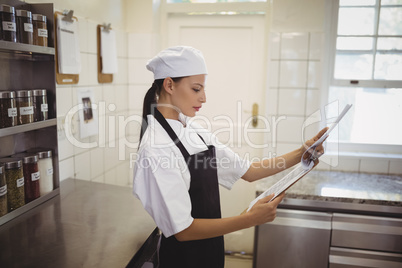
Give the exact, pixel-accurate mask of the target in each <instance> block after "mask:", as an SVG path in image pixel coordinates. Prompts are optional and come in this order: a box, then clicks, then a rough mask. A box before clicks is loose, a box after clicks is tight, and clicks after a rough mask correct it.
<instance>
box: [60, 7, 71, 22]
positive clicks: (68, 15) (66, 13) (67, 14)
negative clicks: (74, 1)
mask: <svg viewBox="0 0 402 268" xmlns="http://www.w3.org/2000/svg"><path fill="white" fill-rule="evenodd" d="M73 13H74V10H67V9H65V10H64V11H63V15H64V17H63V19H62V20H64V21H68V22H74V21H73Z"/></svg>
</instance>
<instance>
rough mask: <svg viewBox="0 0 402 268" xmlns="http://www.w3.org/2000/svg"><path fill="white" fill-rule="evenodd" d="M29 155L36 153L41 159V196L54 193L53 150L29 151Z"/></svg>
mask: <svg viewBox="0 0 402 268" xmlns="http://www.w3.org/2000/svg"><path fill="white" fill-rule="evenodd" d="M28 152H29V153H36V154H37V155H38V157H39V160H38V168H39V173H40V195H41V196H42V195H45V194H48V193H50V192H51V191H53V157H52V150H50V149H45V148H37V149H33V150H28Z"/></svg>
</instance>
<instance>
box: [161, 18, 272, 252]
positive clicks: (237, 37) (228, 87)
mask: <svg viewBox="0 0 402 268" xmlns="http://www.w3.org/2000/svg"><path fill="white" fill-rule="evenodd" d="M167 22H168V25H167V29H168V33H167V37H166V40H167V42H168V44H166V46H173V45H188V46H193V47H195V48H197V49H199V50H201V51H202V52H203V54H204V57H205V60H206V63H207V68H208V76H207V85H206V96H207V102H206V103H205V104H204V105H203V108H202V109H201V110H200V113H199V114H198V115H197V118H198V119H197V122H199V123H201V124H202V125H204V126H205V127H207V128H210V129H211V130H212V132H213V133H215V134H216V135H217V137H218V138H219V140H220V141H221V142H222V143H224V144H227V145H229V146H230V147H231V148H233V150H234V151H236V152H238V153H239V154H240V156H242V157H248V158H250V159H252V158H253V157H257V158H260V157H261V156H262V148H258V147H261V145H262V144H263V141H264V135H263V133H251V134H250V132H251V131H252V130H253V129H254V127H253V126H252V125H251V123H250V119H251V111H252V106H253V104H254V103H257V104H258V106H259V113H261V112H263V111H264V110H265V108H264V107H265V103H264V102H265V93H264V92H265V75H264V74H265V71H264V70H265V63H266V60H265V59H266V51H265V47H266V46H265V45H264V43H265V16H264V15H236V16H219V15H216V16H215V15H210V16H207V15H205V16H204V15H197V16H187V15H170V16H169V17H168V19H167ZM257 127H264V125H262V124H260V123H259V125H258V126H257ZM245 130H246V131H248V132H247V133H246V132H245ZM245 133H246V134H245ZM254 198H255V186H254V184H250V183H246V182H244V181H242V180H239V182H237V183H236V184H235V185H234V187H233V189H232V190H231V191H227V190H226V189H223V188H221V204H222V216H223V217H228V216H234V215H238V214H240V213H241V212H242V211H243V210H244V209H245V208H247V207H248V205H249V203H250V202H251V201H252V200H253V199H254ZM253 236H254V235H253V228H250V229H247V230H242V231H238V232H236V233H232V234H229V235H227V236H225V244H226V246H225V247H226V250H232V251H245V252H247V253H252V252H253Z"/></svg>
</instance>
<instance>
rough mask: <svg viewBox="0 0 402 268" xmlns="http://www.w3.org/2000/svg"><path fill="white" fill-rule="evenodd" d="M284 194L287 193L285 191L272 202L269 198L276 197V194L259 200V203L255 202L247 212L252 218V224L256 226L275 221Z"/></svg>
mask: <svg viewBox="0 0 402 268" xmlns="http://www.w3.org/2000/svg"><path fill="white" fill-rule="evenodd" d="M284 196H285V193H284V192H283V193H281V194H280V195H278V196H277V197H276V198H275V199H274V200H272V201H271V202H269V200H271V199H272V197H274V194H271V195H269V196H266V197H264V198H261V199H260V200H258V201H257V203H255V204H254V206H253V207H252V208H251V209H250V211H249V212H247V213H248V214H249V216H250V217H251V219H252V222H253V224H252V225H253V226H255V225H260V224H264V223H266V222H271V221H273V220H274V219H275V217H276V208H277V207H278V205H279V203H280V202H281V201H282V199H283V197H284ZM268 202H269V203H268Z"/></svg>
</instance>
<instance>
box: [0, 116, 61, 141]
mask: <svg viewBox="0 0 402 268" xmlns="http://www.w3.org/2000/svg"><path fill="white" fill-rule="evenodd" d="M56 125H57V119H56V118H54V119H49V120H45V121H40V122H35V123H30V124H25V125H19V126H15V127H8V128H2V129H0V137H5V136H10V135H15V134H19V133H23V132H27V131H32V130H36V129H42V128H45V127H50V126H56Z"/></svg>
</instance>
